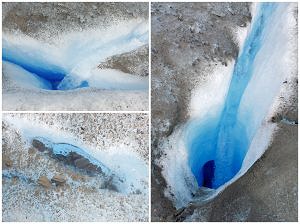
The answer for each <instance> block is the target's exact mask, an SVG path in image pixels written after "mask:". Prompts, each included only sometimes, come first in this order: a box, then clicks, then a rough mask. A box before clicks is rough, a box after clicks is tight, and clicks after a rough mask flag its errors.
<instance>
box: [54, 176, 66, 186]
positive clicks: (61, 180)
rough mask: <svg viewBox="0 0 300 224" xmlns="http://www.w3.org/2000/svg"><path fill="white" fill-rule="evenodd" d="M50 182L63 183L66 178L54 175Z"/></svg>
mask: <svg viewBox="0 0 300 224" xmlns="http://www.w3.org/2000/svg"><path fill="white" fill-rule="evenodd" d="M51 182H52V183H55V184H56V185H63V184H64V183H66V178H65V177H64V176H62V175H54V176H53V177H52V179H51Z"/></svg>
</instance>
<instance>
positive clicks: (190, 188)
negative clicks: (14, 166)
mask: <svg viewBox="0 0 300 224" xmlns="http://www.w3.org/2000/svg"><path fill="white" fill-rule="evenodd" d="M294 6H295V5H294V4H293V3H261V4H257V5H256V8H255V11H254V12H255V13H253V20H252V23H251V26H250V29H249V31H248V34H247V39H246V40H245V42H244V44H243V47H242V48H241V51H240V55H239V60H241V59H243V56H242V55H243V53H245V52H247V48H246V47H247V46H248V53H249V54H253V53H254V52H255V51H257V52H256V53H255V54H254V55H255V56H253V57H250V56H247V57H246V56H245V57H246V60H244V61H243V60H242V61H243V62H244V63H245V64H243V66H242V67H241V66H237V64H238V63H239V62H238V61H237V62H236V64H235V65H233V63H229V64H228V66H227V67H224V66H221V65H220V66H218V67H217V68H216V69H215V70H214V71H213V74H211V76H209V77H208V78H209V81H208V82H207V83H204V84H203V85H201V86H199V88H196V89H195V90H194V91H193V93H192V97H191V104H190V119H189V120H188V121H187V123H186V124H182V125H180V126H178V127H177V128H176V129H175V130H174V132H173V133H172V135H171V136H169V137H168V139H166V141H164V142H162V145H161V146H160V147H162V149H163V150H165V152H166V154H165V155H164V156H162V158H161V159H160V160H159V161H158V162H159V164H160V166H161V167H162V168H163V169H162V174H163V176H164V177H165V179H166V181H167V183H168V188H167V190H166V194H167V196H168V197H170V198H171V199H172V200H173V201H174V205H175V206H176V208H180V207H183V206H186V205H187V204H188V203H189V202H191V201H194V202H197V201H200V202H201V203H202V202H203V200H208V199H211V198H213V197H214V196H216V195H217V194H218V193H219V192H221V191H222V190H223V189H224V188H225V187H227V186H228V185H229V184H231V183H233V182H234V181H235V180H237V179H238V178H239V177H241V176H242V175H244V174H245V173H246V172H247V170H248V169H249V168H250V167H251V166H252V165H253V164H254V163H255V161H256V160H257V159H259V158H260V157H261V156H262V154H263V153H264V151H265V150H266V149H267V146H268V144H269V143H270V140H271V137H272V133H273V132H274V130H275V128H276V125H275V124H274V123H271V122H269V120H270V118H271V116H272V115H273V114H274V113H275V111H276V110H277V108H278V105H279V104H278V103H279V101H280V99H279V96H280V95H281V94H283V95H284V96H286V97H288V96H289V94H290V91H287V89H286V88H287V87H285V86H284V85H282V83H283V82H284V81H285V80H292V78H293V75H294V69H295V68H296V61H297V60H295V59H296V58H297V55H294V49H296V48H297V41H296V38H295V30H294V29H295V27H296V20H295V18H294ZM264 10H266V11H264ZM265 13H266V14H265ZM259 18H260V19H261V22H256V21H259ZM262 24H264V26H262V27H260V29H259V30H260V31H256V33H255V34H259V35H260V37H259V38H257V37H256V38H254V37H253V40H257V43H259V44H258V45H252V46H253V47H252V48H251V47H250V46H251V43H249V39H250V37H251V36H252V35H254V33H253V30H257V29H258V28H256V29H255V26H254V25H262ZM247 41H248V42H247ZM246 42H247V43H248V44H247V43H246ZM245 49H246V50H245ZM250 62H251V63H250ZM237 68H238V69H243V70H245V71H244V73H245V74H246V75H248V77H247V76H246V77H245V76H242V75H244V73H239V72H237V71H240V70H237ZM243 70H242V71H243ZM233 71H234V72H233ZM233 74H235V75H236V74H237V77H236V78H234V77H233ZM240 80H241V83H242V85H241V86H239V85H238V84H239V82H240ZM229 91H230V92H231V91H232V92H231V93H230V94H229ZM222 149H226V150H222ZM204 175H205V177H204ZM203 186H205V187H206V188H203ZM207 187H208V188H207ZM209 188H210V189H209Z"/></svg>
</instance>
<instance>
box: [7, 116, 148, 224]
mask: <svg viewBox="0 0 300 224" xmlns="http://www.w3.org/2000/svg"><path fill="white" fill-rule="evenodd" d="M148 172H149V117H148V114H143V113H141V114H138V113H135V114H133V113H131V114H127V113H118V114H111V113H6V114H3V123H2V221H4V222H10V221H23V222H24V221H27V222H34V221H48V222H54V221H55V222H56V221H60V222H62V221H64V222H66V221H69V222H71V221H81V222H82V221H106V222H108V221H119V222H124V221H131V222H136V221H144V222H145V221H148V218H149V217H148V214H149V185H150V183H149V181H148V180H149V176H148Z"/></svg>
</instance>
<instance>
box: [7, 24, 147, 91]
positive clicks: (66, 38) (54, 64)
mask: <svg viewBox="0 0 300 224" xmlns="http://www.w3.org/2000/svg"><path fill="white" fill-rule="evenodd" d="M147 43H148V25H147V22H145V21H139V20H133V21H129V22H124V23H121V24H119V25H117V26H114V27H111V28H108V29H107V30H86V31H83V32H78V33H71V34H67V35H63V36H61V37H58V38H57V40H56V43H55V44H46V43H44V42H41V41H37V40H34V39H32V38H29V37H28V36H24V35H21V34H3V38H2V60H3V64H4V67H5V68H6V70H8V71H7V72H8V73H9V74H10V75H11V76H12V77H11V78H12V79H13V80H15V81H17V82H18V83H21V84H22V83H23V85H27V87H28V86H34V87H37V88H41V89H47V90H70V89H76V88H82V87H96V88H100V89H118V90H146V89H147V88H148V79H147V78H145V77H138V76H134V75H131V74H127V73H123V72H121V71H118V70H112V69H102V70H100V69H98V68H97V66H98V65H99V63H101V62H104V61H105V59H106V58H108V57H110V56H113V55H117V54H122V53H125V52H130V51H133V50H135V49H137V48H138V47H141V46H143V45H145V44H147ZM15 73H17V75H15ZM20 80H21V81H20ZM32 82H33V83H32ZM28 83H29V84H28Z"/></svg>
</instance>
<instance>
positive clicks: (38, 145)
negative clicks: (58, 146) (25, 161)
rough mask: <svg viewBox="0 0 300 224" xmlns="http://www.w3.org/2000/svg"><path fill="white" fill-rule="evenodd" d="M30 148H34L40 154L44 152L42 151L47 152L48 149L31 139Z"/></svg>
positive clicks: (41, 143)
mask: <svg viewBox="0 0 300 224" xmlns="http://www.w3.org/2000/svg"><path fill="white" fill-rule="evenodd" d="M31 144H32V146H33V147H34V148H36V149H37V150H39V151H40V152H44V151H49V150H50V149H49V148H48V147H46V145H45V144H44V143H43V142H41V141H39V140H37V139H33V140H32V142H31Z"/></svg>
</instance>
